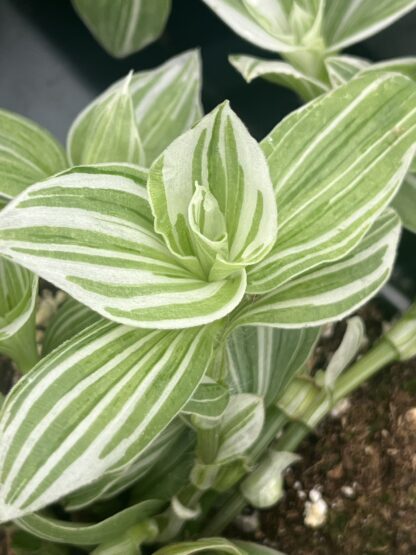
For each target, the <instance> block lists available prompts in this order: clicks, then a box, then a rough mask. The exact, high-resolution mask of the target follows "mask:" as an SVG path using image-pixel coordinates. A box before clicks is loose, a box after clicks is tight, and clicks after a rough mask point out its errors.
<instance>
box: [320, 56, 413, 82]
mask: <svg viewBox="0 0 416 555" xmlns="http://www.w3.org/2000/svg"><path fill="white" fill-rule="evenodd" d="M325 65H326V68H327V71H328V75H329V78H330V81H331V85H332V86H333V87H338V86H340V85H343V84H344V83H347V82H348V81H350V80H351V79H352V78H353V77H355V76H356V75H362V74H363V73H364V72H365V73H366V74H367V73H373V74H374V73H380V74H381V73H382V72H383V71H384V72H392V73H393V72H394V73H401V74H403V75H405V76H407V77H410V78H411V79H413V80H416V58H410V57H409V58H395V59H393V60H384V61H382V62H377V63H375V64H370V62H369V61H368V60H364V59H363V58H356V57H355V56H330V57H329V58H327V59H326V60H325Z"/></svg>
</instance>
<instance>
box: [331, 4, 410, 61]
mask: <svg viewBox="0 0 416 555" xmlns="http://www.w3.org/2000/svg"><path fill="white" fill-rule="evenodd" d="M415 7H416V1H415V0H378V1H377V3H376V2H374V1H373V0H360V1H357V0H327V2H326V8H325V15H324V25H325V29H324V33H325V39H326V43H327V45H328V48H329V49H330V50H331V51H332V52H336V51H337V50H340V49H341V48H345V47H346V46H349V45H351V44H354V43H355V42H359V41H362V40H364V39H365V38H367V37H369V36H371V35H374V34H376V33H378V32H379V31H381V30H382V29H384V28H385V27H388V26H389V25H391V24H392V23H393V22H394V21H396V20H397V19H399V18H400V17H402V16H403V15H405V14H406V13H408V12H410V11H411V10H413V9H414V8H415Z"/></svg>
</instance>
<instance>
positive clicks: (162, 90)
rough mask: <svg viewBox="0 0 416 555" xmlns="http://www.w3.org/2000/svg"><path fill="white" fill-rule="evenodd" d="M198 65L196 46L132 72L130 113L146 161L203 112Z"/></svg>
mask: <svg viewBox="0 0 416 555" xmlns="http://www.w3.org/2000/svg"><path fill="white" fill-rule="evenodd" d="M201 87H202V67H201V56H200V53H199V51H198V50H188V51H186V52H183V53H182V54H179V55H178V56H174V57H173V58H171V59H170V60H168V61H167V62H165V63H164V64H162V65H161V66H159V67H157V68H156V69H152V70H150V71H140V72H137V73H135V74H134V75H133V78H132V81H131V94H132V99H133V106H134V116H135V118H136V124H137V127H138V129H139V133H140V137H141V139H142V142H143V148H144V151H145V156H146V163H147V165H149V166H150V164H151V163H152V162H153V161H154V160H155V159H156V158H157V157H158V156H159V154H161V153H162V152H163V151H164V150H165V148H166V147H167V146H168V145H170V143H171V142H172V141H173V140H174V139H176V138H177V137H179V135H182V133H184V132H185V131H187V130H188V129H190V128H191V127H192V126H193V125H194V124H195V123H196V122H197V121H199V120H200V119H201V117H202V115H203V109H202V104H201Z"/></svg>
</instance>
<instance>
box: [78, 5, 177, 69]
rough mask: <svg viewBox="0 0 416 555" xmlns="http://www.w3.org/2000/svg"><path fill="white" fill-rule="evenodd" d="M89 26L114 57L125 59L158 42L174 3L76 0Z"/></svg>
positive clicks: (79, 12)
mask: <svg viewBox="0 0 416 555" xmlns="http://www.w3.org/2000/svg"><path fill="white" fill-rule="evenodd" d="M72 3H73V5H74V8H75V9H76V11H77V12H78V14H79V16H80V17H81V19H82V20H83V21H84V23H85V25H86V26H87V27H88V29H89V30H90V31H91V33H92V34H93V35H94V37H95V38H96V40H97V41H98V42H99V43H100V44H101V46H102V47H103V48H105V50H107V52H108V53H109V54H111V55H112V56H115V57H117V58H123V57H124V56H128V55H129V54H132V53H133V52H137V51H138V50H141V49H142V48H144V47H145V46H147V45H148V44H150V43H151V42H153V41H155V40H156V39H157V38H159V36H160V35H161V33H162V32H163V29H164V27H165V24H166V21H167V18H168V16H169V12H170V8H171V0H93V1H92V0H72Z"/></svg>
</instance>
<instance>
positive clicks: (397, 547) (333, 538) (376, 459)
mask: <svg viewBox="0 0 416 555" xmlns="http://www.w3.org/2000/svg"><path fill="white" fill-rule="evenodd" d="M362 316H363V317H364V319H365V321H366V326H367V334H368V336H369V344H371V343H372V342H373V341H374V340H375V339H376V338H377V337H378V336H379V335H380V333H381V330H382V327H383V325H384V324H383V323H382V317H381V311H380V310H379V309H378V308H377V305H374V304H373V305H371V307H367V308H366V309H365V310H364V311H363V312H362ZM344 325H345V324H344ZM342 332H343V329H342V327H341V326H340V325H338V326H336V328H335V329H334V330H333V333H329V334H328V335H329V337H327V338H326V339H324V340H323V342H321V344H320V346H319V350H318V353H317V357H318V360H316V361H315V363H316V364H317V365H318V367H319V366H321V367H322V365H323V364H324V363H325V360H326V359H327V358H328V356H330V354H331V353H332V352H333V350H334V349H335V348H336V347H337V345H338V343H339V338H340V337H341V335H342ZM348 404H349V407H348V406H347V408H346V410H345V412H344V413H343V414H341V415H338V416H337V417H330V418H328V419H327V420H326V421H325V422H324V423H323V424H322V425H321V427H320V428H319V429H318V431H317V434H316V435H315V436H310V437H309V438H308V439H307V440H306V441H305V442H304V443H303V445H302V447H301V449H300V454H301V455H302V461H301V462H300V463H299V464H297V465H295V466H294V467H293V468H292V469H290V470H289V472H288V473H287V474H286V478H285V480H286V494H285V498H284V499H283V500H282V501H281V502H280V504H279V505H278V506H276V507H275V508H273V509H271V510H267V511H262V512H260V513H259V515H258V516H259V526H258V529H257V531H256V532H255V533H254V538H255V540H256V541H259V542H262V543H265V544H267V545H270V546H273V547H275V548H277V549H280V550H281V551H283V552H284V553H287V555H335V554H336V555H373V554H374V555H375V554H379V553H386V554H388V555H415V554H416V479H415V478H416V360H413V361H411V362H410V363H406V364H394V365H392V366H391V367H390V368H387V369H386V370H384V371H382V372H381V373H379V374H378V375H377V376H375V377H374V378H373V379H372V380H371V381H370V382H368V383H367V384H366V385H365V386H364V387H362V388H361V389H360V390H358V391H357V392H356V393H355V394H354V395H353V396H352V397H351V398H350V399H349V403H348ZM311 490H317V491H319V492H320V493H321V495H322V498H323V499H324V501H325V502H326V504H327V506H328V513H327V521H326V523H325V524H324V525H322V526H321V527H319V528H317V529H313V528H311V527H308V526H306V525H305V522H304V519H305V502H307V501H308V498H309V493H310V492H311ZM251 538H252V539H254V538H253V535H252V536H251Z"/></svg>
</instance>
